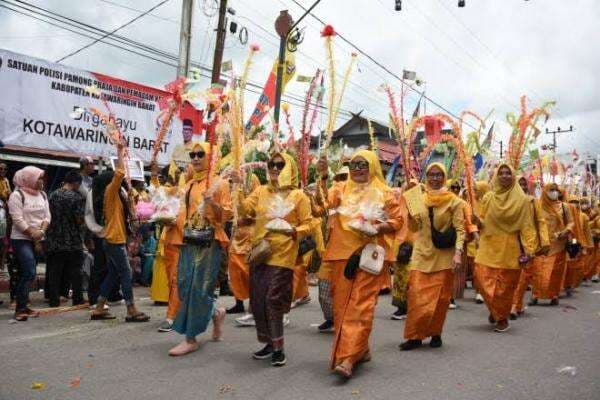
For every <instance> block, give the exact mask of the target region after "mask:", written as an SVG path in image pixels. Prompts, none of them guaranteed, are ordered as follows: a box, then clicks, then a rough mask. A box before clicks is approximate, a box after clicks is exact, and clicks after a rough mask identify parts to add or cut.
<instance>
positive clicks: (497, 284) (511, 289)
mask: <svg viewBox="0 0 600 400" xmlns="http://www.w3.org/2000/svg"><path fill="white" fill-rule="evenodd" d="M520 276H521V269H520V268H519V269H508V268H492V267H488V266H487V265H483V264H477V265H475V279H476V280H477V287H478V288H479V293H480V294H481V296H482V297H483V300H484V301H485V304H486V305H487V308H488V310H489V311H490V314H491V315H492V317H493V318H494V320H496V321H505V320H508V315H509V314H510V309H511V307H512V303H513V297H514V294H515V290H516V289H517V285H518V283H519V278H520Z"/></svg>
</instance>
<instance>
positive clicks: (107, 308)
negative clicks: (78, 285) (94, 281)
mask: <svg viewBox="0 0 600 400" xmlns="http://www.w3.org/2000/svg"><path fill="white" fill-rule="evenodd" d="M103 308H104V311H108V310H109V309H110V306H109V305H108V304H105V305H104V307H103ZM95 309H96V304H94V305H91V306H90V310H95Z"/></svg>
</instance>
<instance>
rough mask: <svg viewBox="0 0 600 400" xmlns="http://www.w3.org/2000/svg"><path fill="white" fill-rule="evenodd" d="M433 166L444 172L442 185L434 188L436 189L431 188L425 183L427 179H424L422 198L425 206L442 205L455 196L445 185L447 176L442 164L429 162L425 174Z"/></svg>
mask: <svg viewBox="0 0 600 400" xmlns="http://www.w3.org/2000/svg"><path fill="white" fill-rule="evenodd" d="M434 167H437V168H439V169H440V170H441V171H442V172H443V173H444V182H443V183H442V187H441V188H440V189H437V190H436V189H433V188H432V187H431V186H429V184H428V183H427V180H425V196H424V199H425V205H426V206H427V207H440V206H443V205H445V204H447V203H448V202H449V201H451V200H452V199H453V198H454V197H455V194H454V193H452V192H451V191H449V190H448V187H447V186H446V179H447V178H448V173H447V172H446V167H444V166H443V165H442V164H440V163H437V162H436V163H431V164H429V165H428V166H427V169H426V170H425V175H426V176H427V174H428V173H429V171H430V170H431V169H432V168H434Z"/></svg>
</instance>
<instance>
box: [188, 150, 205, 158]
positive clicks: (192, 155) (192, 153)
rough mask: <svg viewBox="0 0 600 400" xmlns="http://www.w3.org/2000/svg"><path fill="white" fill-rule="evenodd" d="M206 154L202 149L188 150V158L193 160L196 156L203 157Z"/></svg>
mask: <svg viewBox="0 0 600 400" xmlns="http://www.w3.org/2000/svg"><path fill="white" fill-rule="evenodd" d="M205 155H206V153H205V152H203V151H202V150H200V151H197V152H195V153H194V152H193V151H190V158H191V159H192V160H193V159H194V158H196V157H198V158H204V156H205Z"/></svg>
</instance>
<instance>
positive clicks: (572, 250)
mask: <svg viewBox="0 0 600 400" xmlns="http://www.w3.org/2000/svg"><path fill="white" fill-rule="evenodd" d="M561 206H562V214H563V224H564V226H567V211H566V210H565V205H564V203H563V204H561ZM565 249H566V250H567V254H568V255H569V257H571V259H573V258H575V257H577V254H579V251H580V250H581V243H579V242H577V241H576V242H575V243H573V242H572V241H570V240H568V241H567V245H566V246H565Z"/></svg>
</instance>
